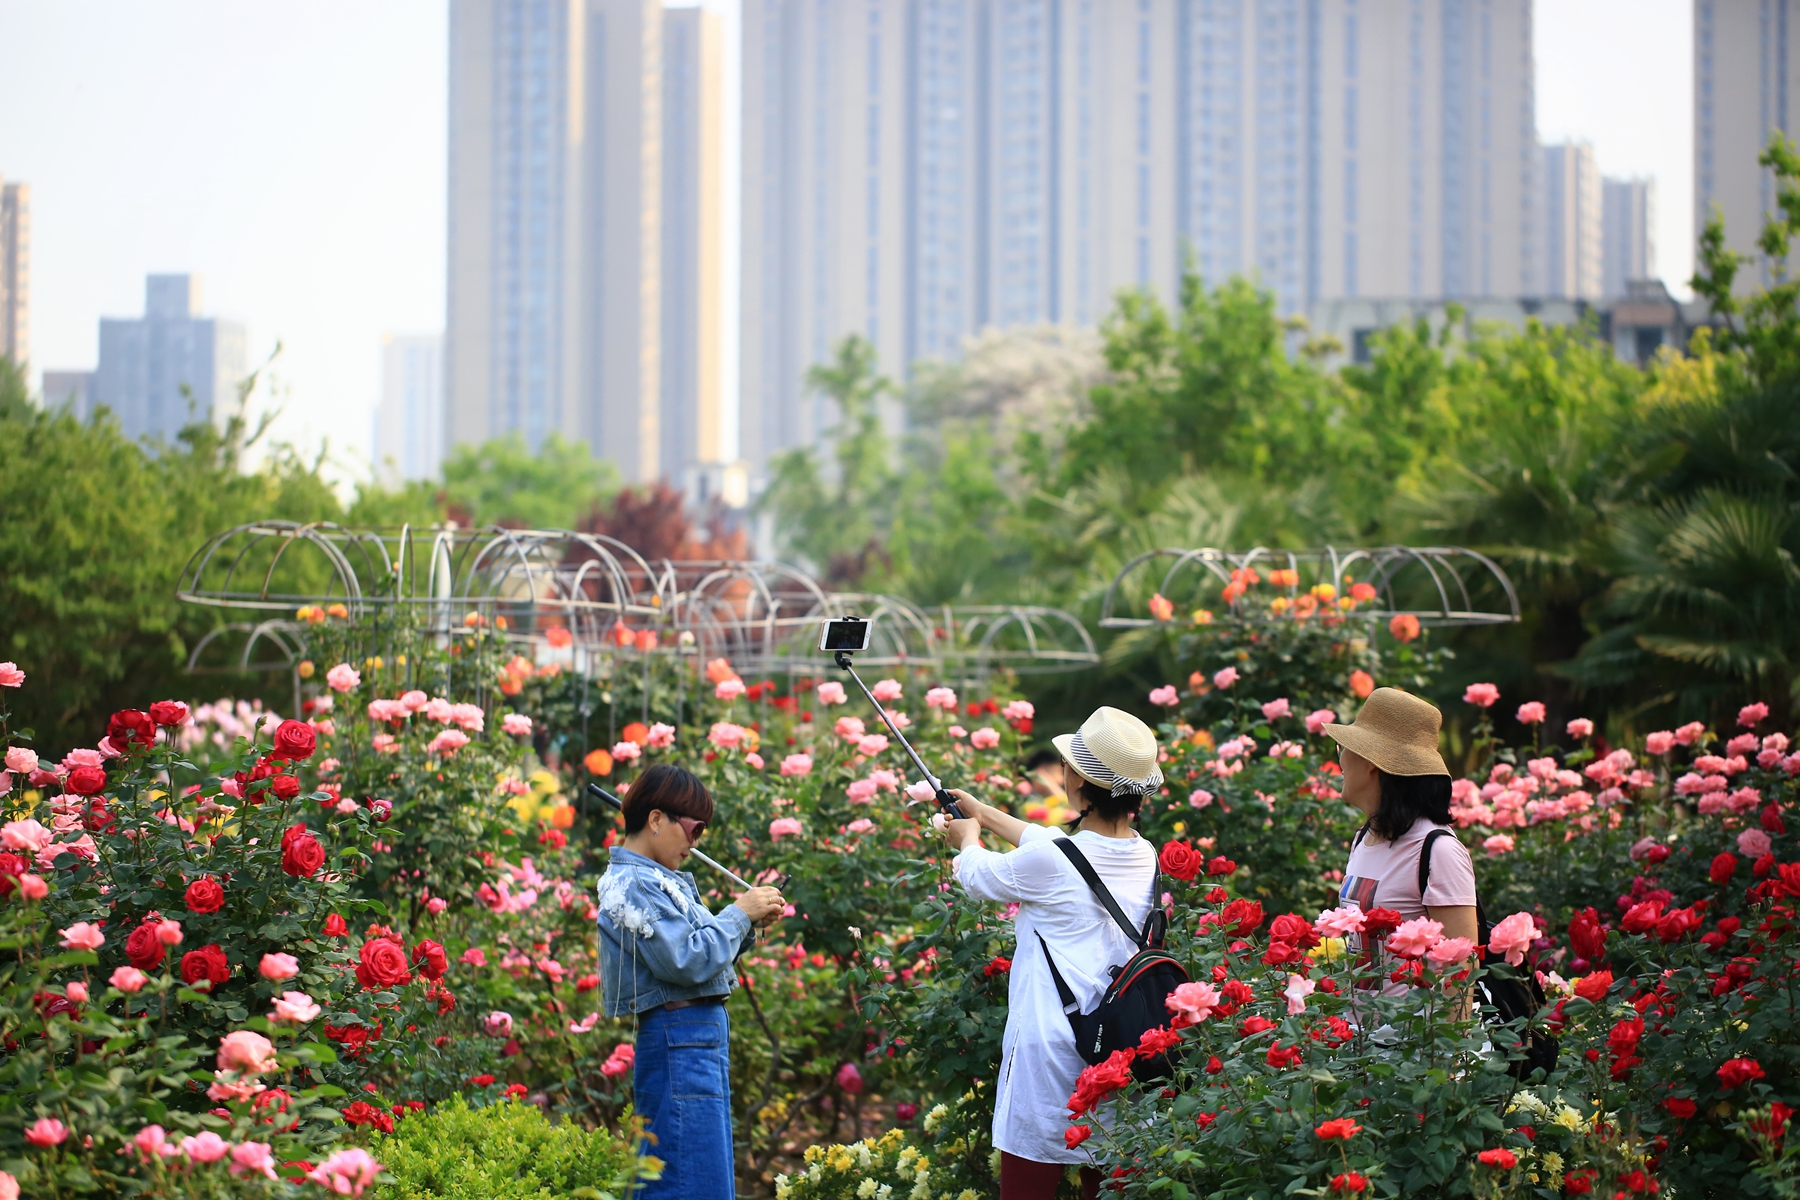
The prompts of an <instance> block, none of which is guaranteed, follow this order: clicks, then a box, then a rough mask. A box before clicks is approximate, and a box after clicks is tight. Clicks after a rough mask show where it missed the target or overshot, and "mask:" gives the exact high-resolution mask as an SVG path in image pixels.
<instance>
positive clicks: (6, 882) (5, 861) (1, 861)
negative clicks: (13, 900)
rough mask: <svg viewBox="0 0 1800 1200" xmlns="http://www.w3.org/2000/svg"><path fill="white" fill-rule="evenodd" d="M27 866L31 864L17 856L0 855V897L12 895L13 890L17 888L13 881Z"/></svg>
mask: <svg viewBox="0 0 1800 1200" xmlns="http://www.w3.org/2000/svg"><path fill="white" fill-rule="evenodd" d="M29 866H31V864H30V863H29V862H27V861H26V860H25V859H23V858H20V857H19V856H18V855H17V854H0V896H10V895H12V894H13V889H14V888H16V887H18V886H19V885H18V883H17V882H15V881H16V880H17V879H18V877H19V876H20V875H23V874H24V873H25V869H26V868H27V867H29Z"/></svg>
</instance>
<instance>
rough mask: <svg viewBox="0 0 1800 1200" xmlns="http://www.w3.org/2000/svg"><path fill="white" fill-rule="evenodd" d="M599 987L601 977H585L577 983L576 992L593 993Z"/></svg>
mask: <svg viewBox="0 0 1800 1200" xmlns="http://www.w3.org/2000/svg"><path fill="white" fill-rule="evenodd" d="M599 986H600V977H599V976H598V975H583V976H582V977H581V978H580V979H577V980H576V981H575V990H576V991H578V992H591V991H593V990H594V989H595V988H597V987H599Z"/></svg>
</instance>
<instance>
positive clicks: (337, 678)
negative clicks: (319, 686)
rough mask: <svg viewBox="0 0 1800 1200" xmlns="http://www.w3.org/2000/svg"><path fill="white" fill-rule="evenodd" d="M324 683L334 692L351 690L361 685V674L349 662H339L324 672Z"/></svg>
mask: <svg viewBox="0 0 1800 1200" xmlns="http://www.w3.org/2000/svg"><path fill="white" fill-rule="evenodd" d="M325 685H326V686H327V687H329V688H330V689H331V690H332V691H334V692H352V691H355V690H356V689H357V688H358V687H360V686H362V676H361V675H360V674H359V673H358V672H357V670H356V668H355V667H353V666H351V665H350V664H349V663H339V664H338V665H337V666H335V667H333V668H331V670H329V671H327V672H325Z"/></svg>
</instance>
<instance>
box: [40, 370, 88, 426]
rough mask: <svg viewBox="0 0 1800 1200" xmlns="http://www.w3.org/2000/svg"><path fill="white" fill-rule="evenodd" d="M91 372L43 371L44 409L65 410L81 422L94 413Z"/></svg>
mask: <svg viewBox="0 0 1800 1200" xmlns="http://www.w3.org/2000/svg"><path fill="white" fill-rule="evenodd" d="M93 396H94V373H93V372H92V371H45V372H44V407H45V408H47V409H49V410H51V411H52V412H54V411H56V410H57V409H67V410H68V411H69V413H70V414H71V415H72V416H75V417H77V418H79V419H81V420H83V421H85V420H87V419H88V417H89V416H91V415H92V413H93V411H94V402H93Z"/></svg>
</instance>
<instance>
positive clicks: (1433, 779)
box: [1369, 767, 1450, 842]
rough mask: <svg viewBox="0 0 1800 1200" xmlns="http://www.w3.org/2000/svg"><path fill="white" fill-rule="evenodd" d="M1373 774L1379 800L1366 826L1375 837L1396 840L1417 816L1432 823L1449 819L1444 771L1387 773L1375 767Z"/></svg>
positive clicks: (1448, 793)
mask: <svg viewBox="0 0 1800 1200" xmlns="http://www.w3.org/2000/svg"><path fill="white" fill-rule="evenodd" d="M1376 774H1377V775H1378V776H1379V777H1380V779H1381V804H1380V806H1379V807H1377V808H1376V809H1375V815H1374V816H1372V817H1370V818H1369V830H1370V832H1372V833H1374V834H1375V836H1376V837H1379V838H1382V839H1384V840H1386V841H1390V842H1395V841H1399V840H1400V839H1401V838H1403V837H1405V836H1406V831H1407V830H1409V829H1411V828H1412V827H1413V823H1414V822H1415V821H1417V820H1418V819H1419V818H1420V817H1424V818H1425V819H1426V820H1428V821H1430V822H1431V823H1432V824H1433V825H1448V824H1449V823H1450V777H1449V776H1448V775H1390V774H1389V773H1388V772H1386V771H1383V770H1381V769H1380V768H1379V767H1377V768H1376Z"/></svg>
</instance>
